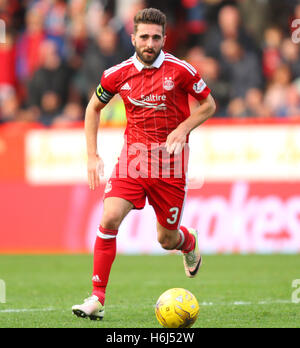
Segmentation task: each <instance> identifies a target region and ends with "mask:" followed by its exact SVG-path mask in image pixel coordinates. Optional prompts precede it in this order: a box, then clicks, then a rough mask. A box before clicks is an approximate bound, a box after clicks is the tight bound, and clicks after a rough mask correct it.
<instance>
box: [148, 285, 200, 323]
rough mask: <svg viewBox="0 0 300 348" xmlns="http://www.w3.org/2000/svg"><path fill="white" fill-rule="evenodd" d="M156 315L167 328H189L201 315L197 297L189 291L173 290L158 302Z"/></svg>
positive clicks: (165, 293) (168, 291) (162, 296)
mask: <svg viewBox="0 0 300 348" xmlns="http://www.w3.org/2000/svg"><path fill="white" fill-rule="evenodd" d="M155 315H156V318H157V320H158V322H159V323H160V324H161V325H162V326H163V327H166V328H189V327H192V325H193V324H194V323H195V321H196V320H197V318H198V315H199V304H198V301H197V299H196V297H195V296H194V295H193V294H192V293H191V292H190V291H188V290H186V289H182V288H173V289H169V290H167V291H165V292H164V293H163V294H162V295H161V296H160V297H159V299H158V300H157V302H156V306H155Z"/></svg>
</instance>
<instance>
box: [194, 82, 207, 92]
mask: <svg viewBox="0 0 300 348" xmlns="http://www.w3.org/2000/svg"><path fill="white" fill-rule="evenodd" d="M205 87H206V84H205V82H204V81H203V80H202V79H201V80H200V81H199V82H198V83H194V86H193V90H194V91H195V92H196V93H198V94H199V93H201V92H203V91H204V89H205Z"/></svg>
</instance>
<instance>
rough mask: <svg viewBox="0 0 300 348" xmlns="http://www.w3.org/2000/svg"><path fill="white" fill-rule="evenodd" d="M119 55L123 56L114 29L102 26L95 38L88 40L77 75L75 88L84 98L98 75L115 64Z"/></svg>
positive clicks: (95, 85)
mask: <svg viewBox="0 0 300 348" xmlns="http://www.w3.org/2000/svg"><path fill="white" fill-rule="evenodd" d="M120 57H123V52H122V51H121V49H119V47H118V37H117V34H116V32H115V30H114V29H113V28H112V27H111V26H106V27H104V28H102V29H101V31H100V32H99V34H98V36H97V38H96V39H95V40H94V39H91V40H90V42H89V44H88V47H87V49H86V52H85V55H84V58H83V64H82V68H81V70H80V72H79V75H78V80H77V88H78V90H79V92H80V94H81V95H82V96H83V98H84V99H85V100H86V99H88V98H89V97H90V95H91V93H93V92H94V90H95V88H96V87H97V85H98V83H99V76H101V74H102V73H103V72H104V70H106V69H108V68H110V67H111V66H112V65H115V64H117V63H118V62H119V61H120Z"/></svg>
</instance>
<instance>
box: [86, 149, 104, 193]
mask: <svg viewBox="0 0 300 348" xmlns="http://www.w3.org/2000/svg"><path fill="white" fill-rule="evenodd" d="M100 176H104V163H103V161H102V159H101V157H100V156H98V155H95V156H89V157H88V182H89V187H90V189H91V190H95V188H96V187H98V186H99V185H100Z"/></svg>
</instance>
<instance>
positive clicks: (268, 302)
mask: <svg viewBox="0 0 300 348" xmlns="http://www.w3.org/2000/svg"><path fill="white" fill-rule="evenodd" d="M288 303H293V302H292V301H289V300H263V301H258V302H250V301H234V302H219V303H214V302H202V303H199V306H203V307H205V306H255V305H271V304H288Z"/></svg>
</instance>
